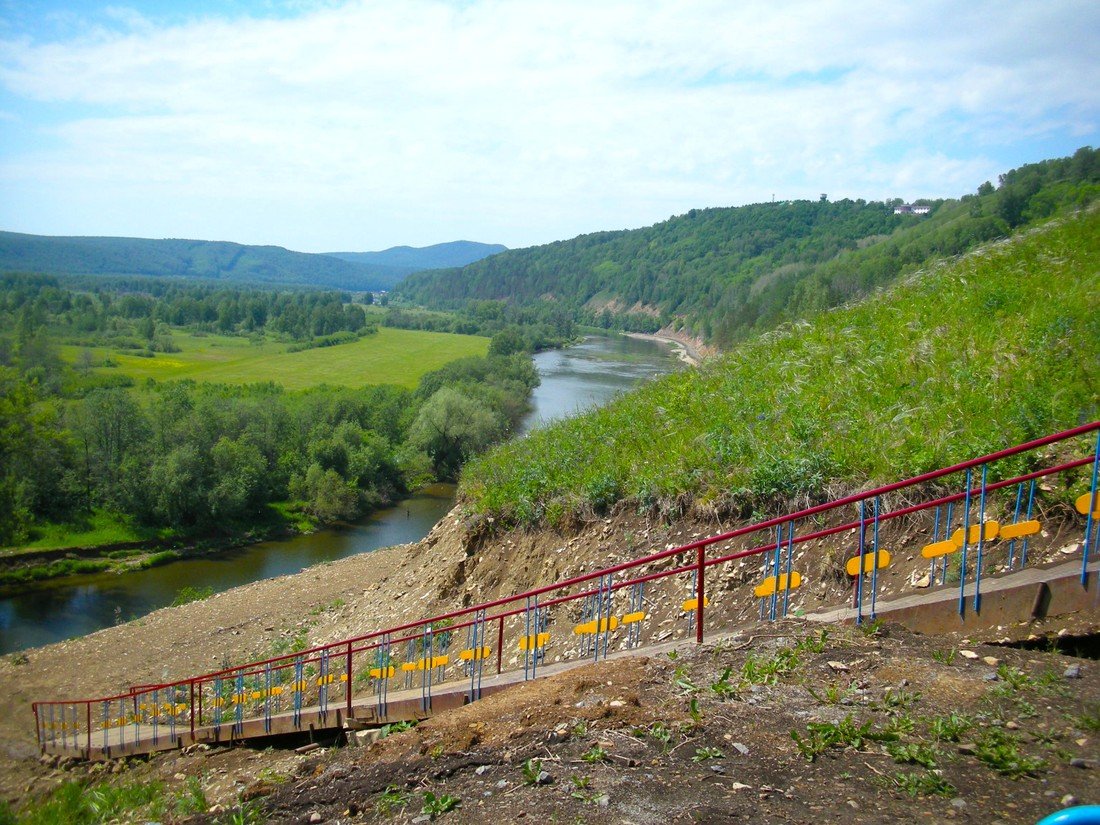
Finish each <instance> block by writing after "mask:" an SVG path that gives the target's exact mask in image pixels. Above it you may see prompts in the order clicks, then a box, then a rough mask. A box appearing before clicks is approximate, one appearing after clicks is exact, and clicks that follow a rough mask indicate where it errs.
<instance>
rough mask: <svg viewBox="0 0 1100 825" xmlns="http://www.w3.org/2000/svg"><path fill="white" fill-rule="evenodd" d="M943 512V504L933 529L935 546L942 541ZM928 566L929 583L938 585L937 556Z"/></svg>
mask: <svg viewBox="0 0 1100 825" xmlns="http://www.w3.org/2000/svg"><path fill="white" fill-rule="evenodd" d="M942 510H943V505H942V504H941V505H940V506H939V507H937V508H936V523H935V525H934V526H933V527H932V543H933V544H935V543H936V542H938V541H939V540H940V514H941V512H942ZM928 565H929V567H928V581H929V583H930V584H932V585H934V584H935V583H936V558H935V556H933V557H932V558H931V559H930V560H929V562H928Z"/></svg>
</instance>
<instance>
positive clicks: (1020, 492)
mask: <svg viewBox="0 0 1100 825" xmlns="http://www.w3.org/2000/svg"><path fill="white" fill-rule="evenodd" d="M1023 503H1024V483H1023V482H1022V481H1021V482H1020V483H1019V484H1017V485H1016V510H1015V512H1013V514H1012V523H1013V524H1016V523H1018V522H1019V521H1020V506H1021V505H1022V504H1023ZM1015 566H1016V539H1012V541H1010V542H1009V543H1008V569H1009V570H1011V569H1012V568H1013V567H1015Z"/></svg>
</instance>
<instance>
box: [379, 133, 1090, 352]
mask: <svg viewBox="0 0 1100 825" xmlns="http://www.w3.org/2000/svg"><path fill="white" fill-rule="evenodd" d="M1098 192H1100V152H1098V151H1097V150H1094V149H1092V148H1091V147H1083V148H1081V149H1080V150H1078V151H1077V152H1076V153H1075V154H1074V155H1073V156H1072V157H1067V158H1061V159H1057V160H1049V161H1043V162H1042V163H1036V164H1029V165H1027V166H1023V167H1020V168H1019V169H1014V170H1012V171H1010V172H1007V173H1006V174H1004V175H1001V176H1000V178H999V179H998V186H996V187H994V185H993V184H992V183H985V184H982V186H981V187H979V189H978V192H977V193H976V194H973V195H967V196H965V197H963V198H961V199H958V200H933V201H922V203H926V205H928V206H929V207H930V210H931V212H930V214H929V215H927V216H917V215H904V214H902V215H895V214H894V212H893V207H894V206H895V205H896V204H897V203H898V202H900V201H865V200H862V199H860V200H850V199H843V200H838V201H829V200H828V198H827V197H825V196H822V197H821V198H820V199H818V200H816V201H810V200H804V201H780V202H774V203H763V204H753V205H750V206H743V207H735V208H715V209H693V210H691V211H689V212H688V213H686V214H684V215H680V216H674V217H672V218H670V219H669V220H667V221H663V222H661V223H658V224H655V225H653V226H651V227H647V228H645V229H638V230H624V231H617V232H598V233H593V234H589V235H582V236H580V237H577V238H573V239H572V240H567V241H559V242H556V243H551V244H547V245H544V246H538V247H531V248H528V249H517V250H509V251H507V252H502V253H500V254H498V255H494V256H492V257H490V258H486V259H484V260H482V261H478V262H476V263H473V264H470V265H468V266H466V267H463V268H462V269H451V270H440V271H436V272H421V273H416V274H413V275H410V276H409V277H408V278H407V279H406V280H405V281H404V282H402V283H401V284H400V285H399V286H398V287H396V288H395V291H394V295H395V298H397V299H400V300H404V301H408V302H413V303H417V304H422V305H424V306H427V307H431V308H441V309H461V308H464V307H467V306H469V305H472V304H475V303H477V302H483V301H505V302H506V303H508V304H509V305H511V306H520V307H531V306H538V305H540V304H552V305H554V306H556V307H557V308H559V310H564V311H567V312H568V313H569V314H570V315H571V317H572V318H573V320H575V321H576V322H578V323H584V324H592V325H596V326H602V327H605V328H611V329H614V328H619V329H629V330H635V331H643V332H645V331H653V329H654V328H660V327H666V326H671V327H675V328H677V329H684V330H686V331H687V332H689V333H691V334H693V335H697V336H699V337H701V338H704V339H706V340H708V341H710V342H712V343H715V344H717V345H718V346H720V347H725V346H729V345H731V344H733V343H735V342H736V341H739V340H743V339H745V338H747V337H748V336H750V335H752V334H755V333H759V332H761V331H764V330H767V329H772V328H774V327H775V326H776V325H777V324H779V323H782V322H784V321H788V320H793V319H797V318H803V317H807V316H808V315H811V314H813V313H815V312H818V311H820V310H821V309H824V308H827V307H833V306H838V305H840V304H843V303H845V302H848V301H851V300H854V299H857V298H859V297H861V296H863V295H866V294H868V293H869V292H870V291H871V290H873V289H874V288H876V287H878V286H881V285H883V284H885V283H888V282H890V281H891V280H893V279H894V278H896V277H897V276H898V275H899V274H901V273H902V272H905V271H910V270H911V269H913V268H914V267H916V266H919V265H921V264H922V263H924V262H925V261H927V260H929V259H930V258H933V257H941V256H951V255H957V254H960V253H963V252H966V251H968V250H969V249H972V248H973V247H974V246H975V245H977V244H980V243H983V242H985V241H988V240H991V239H994V238H999V237H1004V236H1006V235H1007V234H1008V233H1009V232H1010V231H1011V230H1012V229H1014V228H1016V227H1018V226H1020V225H1022V224H1025V223H1031V222H1035V221H1038V220H1042V219H1044V218H1047V217H1050V216H1052V215H1055V214H1057V213H1059V212H1060V211H1061V210H1064V209H1067V208H1077V207H1080V206H1083V205H1085V204H1087V203H1089V202H1091V201H1092V200H1094V199H1095V198H1096V196H1097V193H1098Z"/></svg>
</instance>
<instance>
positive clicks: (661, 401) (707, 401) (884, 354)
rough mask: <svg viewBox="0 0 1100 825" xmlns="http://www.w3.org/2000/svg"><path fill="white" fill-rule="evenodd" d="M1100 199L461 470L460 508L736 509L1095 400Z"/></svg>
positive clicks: (1090, 415)
mask: <svg viewBox="0 0 1100 825" xmlns="http://www.w3.org/2000/svg"><path fill="white" fill-rule="evenodd" d="M1098 272H1100V210H1092V211H1089V212H1086V213H1080V214H1077V215H1075V216H1072V217H1068V218H1066V219H1064V220H1062V221H1060V222H1059V221H1056V222H1053V223H1051V224H1049V225H1046V226H1043V227H1040V228H1037V229H1034V230H1028V231H1024V232H1020V233H1018V234H1017V235H1016V236H1015V237H1014V238H1013V239H1011V240H1010V241H1006V242H1000V243H995V244H992V245H989V246H987V247H985V248H983V249H982V250H980V251H978V252H976V253H974V254H972V255H970V256H968V257H966V258H963V259H961V260H959V261H957V262H954V263H951V264H944V265H940V266H937V267H933V268H932V269H931V270H930V271H927V272H923V273H919V274H917V275H914V276H912V277H910V278H907V279H905V280H904V281H903V282H899V283H898V284H896V285H895V286H894V287H893V288H892V289H890V290H888V291H886V292H883V293H882V294H879V295H876V296H874V297H872V298H870V299H869V300H867V301H865V302H864V303H862V304H860V305H857V306H853V307H850V308H845V309H841V310H834V311H831V312H826V313H822V314H821V315H819V316H818V317H817V319H816V320H815V321H813V322H812V323H806V322H800V323H797V324H793V325H788V326H785V327H783V328H781V329H779V330H776V331H774V332H772V333H769V334H766V335H763V336H760V337H758V338H757V339H754V340H752V341H750V342H747V343H744V344H742V345H740V346H738V347H737V348H735V349H734V350H733V351H732V352H730V353H729V354H728V355H727V356H725V357H723V358H721V359H716V360H713V361H711V362H709V363H707V364H706V365H705V366H704V367H703V368H702V369H700V370H696V371H687V372H684V373H680V374H676V375H673V376H670V377H667V378H665V379H663V380H661V381H659V382H656V383H653V384H651V385H648V386H646V387H644V388H642V389H641V390H639V391H637V392H634V393H631V394H630V395H627V396H624V397H622V398H621V399H619V400H618V401H616V402H615V403H612V404H610V405H608V406H607V407H604V408H602V409H600V410H597V411H595V412H592V413H589V414H587V415H584V416H581V417H578V418H574V419H570V420H567V421H565V422H562V423H559V424H556V425H554V426H551V427H549V428H547V429H544V430H540V431H536V432H535V433H533V434H532V435H531V436H529V437H527V438H525V439H522V440H519V441H515V442H512V443H509V444H505V445H503V446H501V447H499V448H497V449H495V450H494V451H492V452H491V453H489V454H486V455H485V456H482V457H481V458H478V459H477V460H475V461H473V462H472V463H470V464H469V465H467V467H466V469H465V470H464V472H463V480H462V488H461V489H462V496H463V499H464V501H465V503H466V507H467V508H469V510H470V511H471V513H473V514H477V515H481V516H495V517H496V520H497V523H502V522H503V523H505V524H509V523H534V522H538V521H545V522H548V523H551V524H553V523H556V522H558V521H559V520H560V519H561V518H563V517H565V516H567V515H570V514H574V513H584V512H591V511H592V510H596V511H600V510H602V509H605V508H606V507H608V506H609V505H610V504H612V503H613V502H615V501H618V500H621V499H629V500H633V501H636V502H637V503H638V504H639V505H641V506H658V505H666V506H667V505H670V504H671V503H672V502H675V501H677V500H680V501H682V500H683V499H682V498H681V496H682V495H683V494H687V495H688V496H690V497H691V498H693V499H694V500H695V501H697V502H701V503H706V502H711V503H713V504H716V505H720V506H722V507H723V508H734V509H736V510H738V511H742V512H744V511H745V510H746V509H747V510H748V512H751V511H752V509H753V508H766V507H769V506H773V505H774V503H775V501H776V499H777V498H778V499H784V500H787V501H790V500H792V499H804V497H810V498H815V497H818V496H822V495H824V491H825V488H826V486H827V485H828V484H830V483H832V482H835V481H837V480H839V481H841V482H848V483H855V484H860V485H862V484H865V483H867V482H869V481H870V482H876V481H880V482H886V481H891V480H895V479H897V478H899V477H904V476H908V475H912V474H916V473H920V472H923V471H926V470H930V469H934V468H937V467H941V466H945V465H947V464H950V463H952V462H954V461H956V460H961V459H963V458H969V457H972V456H974V455H980V454H982V453H985V452H990V451H993V450H996V449H999V448H1001V447H1004V446H1006V445H1009V444H1014V443H1017V442H1020V441H1024V440H1026V439H1029V438H1032V437H1036V436H1039V435H1042V434H1046V433H1048V432H1051V431H1054V430H1057V429H1060V428H1065V427H1069V426H1073V425H1076V424H1078V423H1079V422H1081V421H1083V420H1090V419H1094V418H1096V417H1097V415H1098V413H1100V409H1098V406H1100V402H1098V399H1100V385H1098V380H1097V379H1098V370H1100V285H1098V284H1100V282H1098V280H1097V273H1098Z"/></svg>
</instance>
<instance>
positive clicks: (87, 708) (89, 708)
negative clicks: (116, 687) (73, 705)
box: [84, 700, 92, 759]
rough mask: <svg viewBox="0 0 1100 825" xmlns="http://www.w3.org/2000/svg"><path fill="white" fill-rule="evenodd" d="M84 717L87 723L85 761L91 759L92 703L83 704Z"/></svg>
mask: <svg viewBox="0 0 1100 825" xmlns="http://www.w3.org/2000/svg"><path fill="white" fill-rule="evenodd" d="M84 710H85V717H86V721H87V723H88V752H87V754H86V755H85V756H84V758H85V759H91V758H92V703H91V701H90V700H89V701H87V702H85V703H84Z"/></svg>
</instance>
